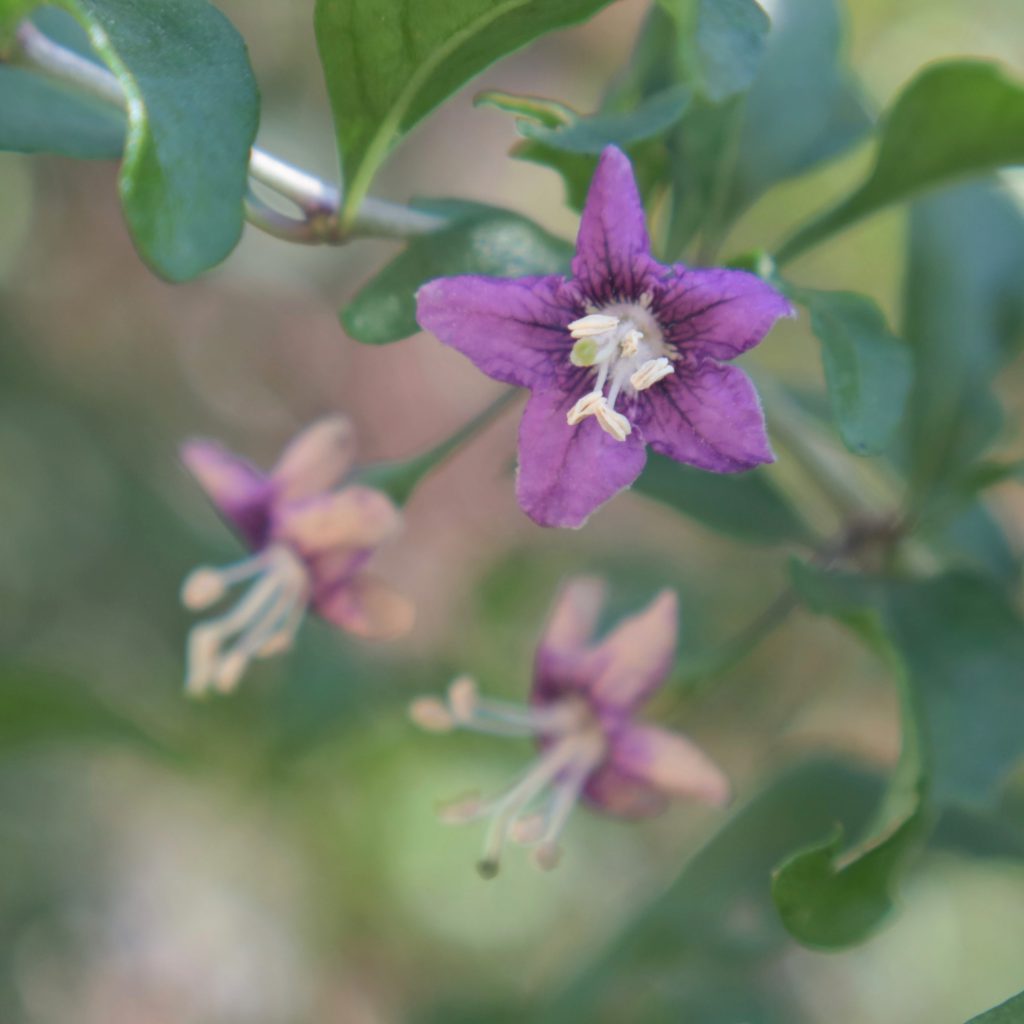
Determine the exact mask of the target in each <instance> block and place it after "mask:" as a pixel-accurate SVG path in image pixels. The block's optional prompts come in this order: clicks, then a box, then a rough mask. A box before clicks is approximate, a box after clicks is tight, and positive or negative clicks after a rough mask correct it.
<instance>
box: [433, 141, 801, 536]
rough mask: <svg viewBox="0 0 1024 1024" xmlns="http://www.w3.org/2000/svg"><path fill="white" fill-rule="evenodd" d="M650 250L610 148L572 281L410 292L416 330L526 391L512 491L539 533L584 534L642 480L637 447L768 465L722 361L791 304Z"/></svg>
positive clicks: (768, 290) (528, 280) (753, 403)
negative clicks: (562, 529) (592, 518)
mask: <svg viewBox="0 0 1024 1024" xmlns="http://www.w3.org/2000/svg"><path fill="white" fill-rule="evenodd" d="M650 248H651V247H650V240H649V239H648V236H647V228H646V224H645V221H644V210H643V206H642V204H641V202H640V196H639V193H638V192H637V187H636V182H635V181H634V178H633V172H632V168H631V167H630V164H629V160H628V159H627V158H626V156H625V155H624V154H623V153H622V152H621V151H620V150H618V149H616V148H615V147H614V146H609V147H608V148H607V149H605V151H604V153H603V154H602V156H601V159H600V162H599V163H598V166H597V171H596V172H595V174H594V179H593V181H592V182H591V185H590V192H589V194H588V196H587V204H586V208H585V209H584V211H583V217H582V219H581V221H580V229H579V236H578V238H577V241H576V257H575V259H574V260H573V263H572V278H571V279H569V280H566V279H564V278H561V277H558V276H549V277H522V278H516V279H511V280H510V279H502V278H493V277H477V276H466V277H443V278H439V279H438V280H436V281H430V282H428V283H427V284H425V285H424V286H423V287H422V288H420V290H419V293H418V295H417V318H418V320H419V322H420V325H421V326H422V327H424V328H425V329H426V330H428V331H432V332H433V333H434V334H436V335H437V337H438V338H439V339H440V340H441V341H442V342H444V343H445V344H446V345H451V346H452V347H453V348H456V349H458V350H459V351H460V352H462V353H463V354H464V355H466V356H468V357H469V358H470V359H471V360H472V361H473V362H474V363H475V364H476V365H477V366H478V367H479V368H480V369H481V370H483V372H484V373H486V374H487V375H488V376H490V377H494V378H495V379H496V380H500V381H505V382H506V383H509V384H515V385H517V386H519V387H526V388H529V389H530V391H531V392H532V394H531V397H530V401H529V403H528V404H527V406H526V411H525V412H524V414H523V421H522V424H521V426H520V428H519V473H518V477H517V481H516V490H517V495H518V498H519V504H520V505H521V506H522V507H523V509H524V510H525V511H526V513H527V515H529V516H530V517H531V518H532V519H534V520H535V521H536V522H538V523H540V524H541V525H542V526H581V525H582V524H583V523H584V522H585V521H586V519H587V517H588V516H589V515H590V513H591V512H593V511H594V509H596V508H597V507H598V506H599V505H601V504H602V503H603V502H605V501H607V499H608V498H610V497H612V496H613V495H614V494H616V493H617V492H618V491H620V490H621V489H622V488H624V487H628V486H629V485H630V484H631V483H632V482H633V481H634V480H635V479H636V478H637V477H638V476H639V475H640V471H641V470H642V469H643V466H644V461H645V458H646V455H645V449H644V446H645V444H649V445H650V446H651V447H652V448H653V449H654V450H655V451H657V452H661V453H662V454H664V455H667V456H669V457H670V458H673V459H675V460H677V461H678V462H686V463H689V464H690V465H693V466H698V467H700V468H701V469H707V470H712V471H714V472H716V473H733V472H737V471H740V470H745V469H751V468H752V467H754V466H756V465H758V464H759V463H762V462H770V461H771V460H772V459H773V458H774V456H773V455H772V451H771V447H770V446H769V443H768V437H767V435H766V433H765V425H764V417H763V415H762V413H761V406H760V402H759V401H758V397H757V393H756V392H755V390H754V387H753V385H752V384H751V382H750V380H749V379H748V378H747V376H746V374H744V373H743V371H742V370H739V369H737V368H736V367H733V366H726V365H723V362H724V361H727V360H730V359H734V358H736V356H738V355H740V354H741V353H742V352H745V351H746V350H747V349H749V348H752V347H753V346H754V345H756V344H757V343H758V342H759V341H761V339H762V338H764V336H765V335H766V334H767V333H768V331H769V330H770V329H771V327H772V325H773V324H774V323H775V321H776V320H777V319H778V318H779V317H782V316H792V315H793V309H792V307H791V306H790V304H789V302H787V301H786V299H785V298H784V297H783V296H782V295H780V294H779V293H778V292H777V291H775V289H774V288H772V287H771V286H770V285H768V284H766V283H765V282H764V281H762V280H761V279H760V278H758V277H755V276H754V275H753V274H748V273H746V272H744V271H740V270H720V269H706V270H705V269H692V268H690V267H687V266H684V265H683V264H681V263H676V264H673V265H672V266H663V265H662V264H660V263H658V262H656V261H655V260H654V259H653V258H652V256H651V254H650Z"/></svg>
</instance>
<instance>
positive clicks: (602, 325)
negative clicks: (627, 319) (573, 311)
mask: <svg viewBox="0 0 1024 1024" xmlns="http://www.w3.org/2000/svg"><path fill="white" fill-rule="evenodd" d="M618 326H619V318H618V317H617V316H608V315H607V314H605V313H589V314H588V315H587V316H582V317H580V318H579V320H573V322H572V323H571V324H569V333H570V334H571V335H572V336H573V337H574V338H595V337H597V335H599V334H605V333H607V332H608V331H612V330H614V329H615V328H616V327H618Z"/></svg>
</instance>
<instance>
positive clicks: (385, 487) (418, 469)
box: [359, 388, 520, 505]
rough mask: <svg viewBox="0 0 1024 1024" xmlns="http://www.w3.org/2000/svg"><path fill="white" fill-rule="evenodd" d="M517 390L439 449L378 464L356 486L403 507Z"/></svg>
mask: <svg viewBox="0 0 1024 1024" xmlns="http://www.w3.org/2000/svg"><path fill="white" fill-rule="evenodd" d="M519 394H520V392H519V390H518V389H517V388H509V389H508V390H507V391H503V392H502V393H501V394H500V395H499V396H498V397H497V398H496V399H495V400H494V401H493V402H492V403H491V404H490V405H489V406H487V408H486V409H484V410H482V411H481V412H479V413H477V415H476V416H474V417H473V418H472V419H471V420H470V421H469V422H468V423H466V424H465V425H464V426H462V427H460V428H459V429H458V430H456V431H455V433H454V434H452V435H451V437H449V438H447V439H446V440H444V441H442V442H441V443H440V444H439V445H437V446H436V447H434V448H431V449H430V450H429V451H427V452H424V454H422V455H417V456H416V457H415V458H413V459H408V460H405V461H394V462H379V463H377V464H376V465H373V466H367V467H366V468H365V469H364V470H363V471H362V472H361V473H360V474H359V482H360V483H363V484H367V485H368V486H370V487H376V488H378V489H379V490H382V491H384V492H386V493H387V494H388V495H390V497H391V498H392V499H393V500H394V501H395V503H396V504H398V505H404V504H405V503H406V502H407V501H408V500H409V497H410V496H411V495H412V492H413V491H414V490H415V489H416V488H417V487H418V486H419V484H420V482H421V481H422V480H423V478H424V477H425V476H427V475H428V474H429V473H432V472H433V471H434V470H435V469H438V468H439V467H440V466H442V465H444V463H445V462H447V461H448V459H449V458H451V456H452V455H454V454H455V452H457V451H458V450H459V449H460V448H461V447H462V446H463V445H464V444H466V443H467V442H468V441H471V440H472V439H473V438H474V437H476V435H477V434H479V433H480V431H482V430H483V429H484V428H485V427H487V426H488V425H489V424H490V423H491V422H492V421H493V420H495V419H497V417H498V416H499V415H500V414H501V413H502V412H504V411H505V409H507V408H508V407H509V406H510V405H511V404H512V403H513V402H514V401H515V400H516V399H517V398H518V397H519Z"/></svg>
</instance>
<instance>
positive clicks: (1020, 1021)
mask: <svg viewBox="0 0 1024 1024" xmlns="http://www.w3.org/2000/svg"><path fill="white" fill-rule="evenodd" d="M967 1024H1024V992H1021V993H1019V994H1018V995H1015V996H1011V997H1010V998H1009V999H1007V1000H1006V1002H1005V1003H1000V1004H999V1005H998V1006H994V1007H992V1009H991V1010H986V1011H985V1012H984V1013H980V1014H978V1016H977V1017H972V1018H971V1019H970V1020H969V1021H967Z"/></svg>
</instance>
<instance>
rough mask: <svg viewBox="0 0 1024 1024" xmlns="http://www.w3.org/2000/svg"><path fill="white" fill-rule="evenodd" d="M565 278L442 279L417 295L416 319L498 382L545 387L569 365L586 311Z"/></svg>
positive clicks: (467, 277)
mask: <svg viewBox="0 0 1024 1024" xmlns="http://www.w3.org/2000/svg"><path fill="white" fill-rule="evenodd" d="M564 286H565V282H564V281H563V279H562V278H560V277H520V278H514V279H510V280H505V279H503V278H497V277H473V276H465V277H441V278H438V279H437V280H436V281H428V282H427V283H426V284H425V285H423V287H422V288H420V290H419V291H418V292H417V293H416V319H417V320H418V321H419V324H420V326H421V327H422V328H423V329H424V330H427V331H431V332H433V333H434V334H435V335H437V337H438V339H439V340H440V341H442V342H444V344H446V345H450V346H451V347H452V348H455V349H458V350H459V351H460V352H461V353H462V354H463V355H465V356H468V357H469V358H470V359H471V360H472V361H473V362H474V364H476V366H477V367H478V368H479V369H481V370H483V372H484V373H486V374H487V375H488V376H489V377H493V378H494V379H495V380H501V381H505V383H507V384H515V385H518V386H519V387H543V386H545V385H546V384H547V383H548V382H549V381H550V380H551V379H552V378H553V377H554V375H555V372H556V369H557V368H558V367H559V366H561V365H563V364H567V363H568V359H569V351H570V350H571V348H572V344H573V341H572V337H571V336H570V334H569V331H568V327H567V325H568V324H570V323H571V322H572V321H573V320H575V319H576V318H577V317H578V316H579V315H580V313H581V308H580V307H579V306H578V305H576V304H574V302H573V301H572V300H571V299H570V298H569V297H567V295H566V294H564V293H565V287H564Z"/></svg>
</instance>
